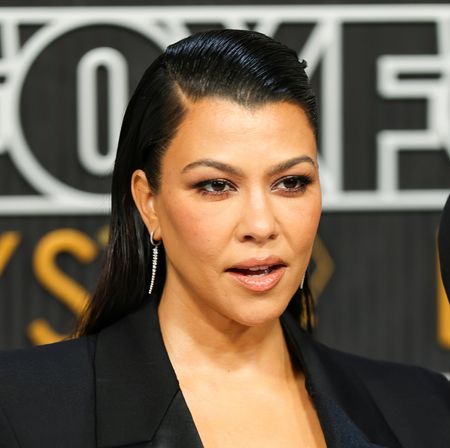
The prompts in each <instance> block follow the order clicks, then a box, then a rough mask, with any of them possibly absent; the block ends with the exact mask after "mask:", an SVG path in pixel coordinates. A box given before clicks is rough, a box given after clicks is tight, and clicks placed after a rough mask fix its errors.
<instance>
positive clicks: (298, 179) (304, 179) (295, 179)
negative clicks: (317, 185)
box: [274, 175, 312, 193]
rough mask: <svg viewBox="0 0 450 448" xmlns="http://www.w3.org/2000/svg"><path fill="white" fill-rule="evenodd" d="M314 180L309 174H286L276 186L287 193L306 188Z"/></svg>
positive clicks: (301, 190)
mask: <svg viewBox="0 0 450 448" xmlns="http://www.w3.org/2000/svg"><path fill="white" fill-rule="evenodd" d="M311 182H312V179H311V178H310V177H309V176H306V175H303V176H286V177H284V178H282V179H280V180H279V181H278V182H277V183H276V184H275V185H274V186H275V189H277V190H282V191H285V192H287V193H298V192H303V191H305V190H306V187H307V186H308V185H309V184H310V183H311Z"/></svg>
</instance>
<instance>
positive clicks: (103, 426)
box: [95, 303, 179, 447]
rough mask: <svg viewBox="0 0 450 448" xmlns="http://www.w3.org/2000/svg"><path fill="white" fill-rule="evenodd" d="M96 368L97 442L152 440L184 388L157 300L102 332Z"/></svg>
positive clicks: (116, 443) (117, 443)
mask: <svg viewBox="0 0 450 448" xmlns="http://www.w3.org/2000/svg"><path fill="white" fill-rule="evenodd" d="M95 372H96V415H97V444H98V446H99V447H118V446H121V445H131V444H136V443H139V442H145V441H150V440H151V439H152V438H153V436H154V434H155V432H156V430H157V428H158V426H159V424H160V423H161V421H162V419H163V417H164V414H165V412H166V410H167V409H168V407H169V406H170V403H171V401H172V400H173V398H174V397H175V395H176V394H177V391H178V390H179V385H178V381H177V378H176V375H175V372H174V370H173V368H172V365H171V363H170V361H169V358H168V355H167V352H166V350H165V347H164V343H163V340H162V336H161V332H160V327H159V321H158V316H157V307H156V306H155V305H153V304H152V303H148V304H146V305H145V306H143V307H142V308H140V309H139V310H137V311H135V312H134V313H132V314H129V315H128V316H126V317H125V318H123V319H121V320H120V321H118V322H116V323H114V324H113V325H111V326H110V327H108V328H106V329H104V330H102V331H101V332H100V333H99V335H98V338H97V348H96V357H95Z"/></svg>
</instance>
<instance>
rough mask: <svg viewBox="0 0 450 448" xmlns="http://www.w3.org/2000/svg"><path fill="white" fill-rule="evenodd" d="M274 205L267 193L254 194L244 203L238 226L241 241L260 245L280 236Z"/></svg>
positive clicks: (258, 192)
mask: <svg viewBox="0 0 450 448" xmlns="http://www.w3.org/2000/svg"><path fill="white" fill-rule="evenodd" d="M277 229H278V225H277V219H276V215H275V213H274V210H273V204H271V202H270V198H269V197H268V194H267V193H264V192H262V191H257V192H252V193H251V194H250V195H249V196H248V197H247V198H246V199H244V200H243V201H242V213H241V217H240V220H239V224H238V226H237V236H238V239H239V241H241V242H244V241H253V242H255V243H257V244H259V245H261V244H263V243H265V242H267V241H268V240H273V239H275V238H276V237H277V235H278V230H277Z"/></svg>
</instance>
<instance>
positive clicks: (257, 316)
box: [233, 303, 287, 327]
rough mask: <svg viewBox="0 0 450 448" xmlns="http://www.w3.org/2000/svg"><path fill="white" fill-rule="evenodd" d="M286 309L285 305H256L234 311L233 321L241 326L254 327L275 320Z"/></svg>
mask: <svg viewBox="0 0 450 448" xmlns="http://www.w3.org/2000/svg"><path fill="white" fill-rule="evenodd" d="M286 307H287V303H282V304H281V303H276V304H274V303H257V304H252V305H250V306H246V307H245V308H243V309H239V310H236V313H235V316H234V319H233V320H235V321H236V322H239V323H240V324H241V325H245V326H247V327H256V326H259V325H264V324H267V323H269V322H273V321H274V320H277V319H278V318H279V317H280V316H281V315H282V314H283V312H284V310H285V309H286Z"/></svg>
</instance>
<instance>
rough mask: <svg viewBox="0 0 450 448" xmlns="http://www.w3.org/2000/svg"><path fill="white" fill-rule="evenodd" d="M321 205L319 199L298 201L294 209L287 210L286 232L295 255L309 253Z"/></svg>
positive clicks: (317, 224)
mask: <svg viewBox="0 0 450 448" xmlns="http://www.w3.org/2000/svg"><path fill="white" fill-rule="evenodd" d="M321 212H322V205H321V201H320V197H313V198H311V200H308V201H300V202H299V203H298V204H297V205H296V206H295V207H292V208H290V209H288V210H287V213H288V217H287V218H286V221H285V222H286V232H287V233H288V234H289V235H290V237H289V239H290V241H291V242H292V246H293V247H294V250H295V251H296V253H300V252H303V251H307V252H309V251H310V250H311V248H312V246H313V244H314V239H315V237H316V233H317V228H318V226H319V221H320V215H321Z"/></svg>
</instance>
